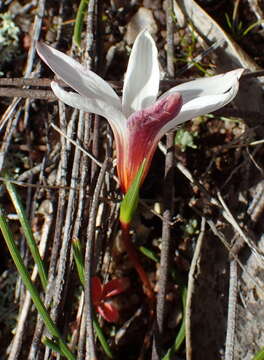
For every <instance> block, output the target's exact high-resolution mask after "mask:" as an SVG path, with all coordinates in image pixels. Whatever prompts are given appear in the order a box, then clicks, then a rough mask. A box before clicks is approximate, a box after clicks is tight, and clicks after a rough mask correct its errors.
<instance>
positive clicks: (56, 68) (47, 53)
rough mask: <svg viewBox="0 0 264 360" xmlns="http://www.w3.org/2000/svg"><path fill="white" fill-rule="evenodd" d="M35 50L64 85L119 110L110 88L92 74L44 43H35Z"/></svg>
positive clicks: (117, 98)
mask: <svg viewBox="0 0 264 360" xmlns="http://www.w3.org/2000/svg"><path fill="white" fill-rule="evenodd" d="M36 49H37V52H38V54H39V56H40V57H41V59H42V60H43V61H44V62H45V63H46V64H47V65H48V66H49V67H50V68H51V69H52V71H53V72H54V73H55V74H56V75H57V76H58V77H59V78H61V79H62V80H63V81H65V83H66V84H68V85H69V86H70V87H72V88H73V89H74V90H76V91H77V92H78V93H79V94H81V95H83V96H87V97H89V98H92V99H96V100H103V101H105V102H107V103H109V104H112V105H113V106H115V107H117V108H118V109H120V110H121V101H120V99H119V97H118V95H117V94H116V93H115V92H114V90H113V89H112V88H111V86H110V85H109V84H108V83H107V82H106V81H104V80H103V79H102V78H101V77H100V76H98V75H97V74H95V73H94V72H92V71H90V70H88V69H86V68H85V67H84V66H83V65H81V64H80V63H78V62H77V61H76V60H74V59H73V58H71V57H70V56H67V55H66V54H63V53H62V52H61V51H58V50H56V49H54V48H52V47H50V46H48V45H46V44H44V43H41V42H37V44H36Z"/></svg>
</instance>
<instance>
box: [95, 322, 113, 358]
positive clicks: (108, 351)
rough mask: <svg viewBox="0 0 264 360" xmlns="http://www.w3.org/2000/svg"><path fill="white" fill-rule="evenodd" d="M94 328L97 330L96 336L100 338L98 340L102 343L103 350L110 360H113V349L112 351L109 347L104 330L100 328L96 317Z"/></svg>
mask: <svg viewBox="0 0 264 360" xmlns="http://www.w3.org/2000/svg"><path fill="white" fill-rule="evenodd" d="M93 326H94V328H95V332H96V335H97V336H98V339H99V341H100V344H101V345H102V348H103V350H104V352H105V354H106V355H107V356H108V357H109V358H110V359H113V354H112V352H111V349H110V347H109V345H108V342H107V340H106V338H105V335H104V333H103V330H102V329H101V327H100V325H99V323H98V320H97V318H96V316H94V320H93Z"/></svg>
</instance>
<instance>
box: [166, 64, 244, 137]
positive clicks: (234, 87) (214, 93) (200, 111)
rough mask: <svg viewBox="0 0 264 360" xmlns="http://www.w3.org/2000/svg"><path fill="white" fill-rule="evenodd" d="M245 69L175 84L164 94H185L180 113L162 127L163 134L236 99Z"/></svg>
mask: <svg viewBox="0 0 264 360" xmlns="http://www.w3.org/2000/svg"><path fill="white" fill-rule="evenodd" d="M243 71H244V69H237V70H233V71H230V72H228V73H226V74H222V75H216V76H213V77H210V78H203V79H198V80H194V81H190V82H187V83H185V84H181V85H179V86H175V87H174V88H172V89H170V90H169V91H167V92H166V93H165V94H163V95H162V97H161V98H163V97H164V96H166V95H168V94H172V93H174V91H176V90H177V91H179V92H180V94H181V95H182V96H183V106H182V108H181V111H180V113H179V114H178V116H176V117H175V118H174V119H173V120H171V121H170V122H168V123H167V124H166V125H165V126H164V127H163V128H162V135H164V134H165V133H166V132H169V131H171V130H173V129H175V127H176V126H177V125H179V124H181V123H183V122H185V121H188V120H191V119H193V118H195V117H197V116H201V115H205V114H208V113H210V112H212V111H216V110H218V109H220V108H221V107H223V106H225V105H226V104H228V103H229V102H230V101H232V100H233V99H234V97H235V96H236V94H237V92H238V88H239V77H240V76H241V74H242V73H243ZM188 87H189V88H188Z"/></svg>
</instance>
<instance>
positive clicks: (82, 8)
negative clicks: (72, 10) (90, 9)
mask: <svg viewBox="0 0 264 360" xmlns="http://www.w3.org/2000/svg"><path fill="white" fill-rule="evenodd" d="M88 3H89V0H81V2H80V5H79V8H78V11H77V15H76V19H75V25H74V30H73V37H72V40H73V42H74V44H75V45H77V46H78V47H79V48H80V47H81V35H82V29H83V20H84V15H85V12H86V9H87V6H88Z"/></svg>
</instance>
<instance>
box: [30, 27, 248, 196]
mask: <svg viewBox="0 0 264 360" xmlns="http://www.w3.org/2000/svg"><path fill="white" fill-rule="evenodd" d="M37 52H38V54H39V56H40V57H41V58H42V60H44V61H45V63H46V64H47V65H48V66H49V67H50V68H51V69H52V70H53V71H54V73H55V74H56V75H57V76H58V77H59V78H60V79H62V80H63V81H64V82H65V83H66V84H68V85H69V86H70V87H71V88H73V89H74V90H75V91H76V92H77V93H76V92H68V91H65V90H64V89H63V88H62V87H60V86H59V85H58V83H57V82H55V81H53V82H52V83H51V87H52V90H53V91H54V93H55V95H56V96H57V97H58V98H59V99H60V100H61V101H63V102H64V103H65V104H68V105H70V106H72V107H74V108H78V109H80V110H83V111H87V112H91V113H94V114H98V115H101V116H103V117H105V118H106V119H107V120H108V122H109V124H110V126H111V128H112V130H113V133H114V137H115V141H116V149H117V172H118V176H119V180H120V185H121V188H122V190H123V192H126V191H127V190H128V189H129V187H130V185H131V183H132V182H133V179H134V177H135V176H136V174H137V172H138V170H139V168H140V165H141V164H142V162H143V160H144V158H146V166H145V168H144V174H143V176H142V181H143V179H144V178H145V176H146V174H147V172H148V169H149V166H150V163H151V159H152V157H153V154H154V152H155V149H156V147H157V144H158V141H159V140H160V139H161V137H162V136H163V135H164V134H165V133H167V132H168V131H170V130H173V129H175V128H176V126H177V125H179V124H181V123H183V122H185V121H187V120H190V119H192V118H194V117H196V116H200V115H203V114H207V113H209V112H211V111H215V110H217V109H219V108H221V107H223V106H225V105H226V104H227V103H229V102H230V101H232V100H233V99H234V97H235V96H236V94H237V92H238V87H239V78H240V76H241V74H242V72H243V71H244V70H243V69H237V70H233V71H230V72H228V73H225V74H221V75H217V76H213V77H208V78H201V79H197V80H193V81H190V82H187V83H184V84H181V85H178V86H175V87H173V88H171V89H170V90H168V91H166V92H165V93H164V94H163V95H162V96H161V97H160V98H159V99H158V100H157V97H158V91H159V81H160V72H159V64H158V52H157V48H156V45H155V42H154V40H153V39H152V37H151V35H150V34H149V33H148V32H147V31H143V32H141V33H140V34H139V35H138V37H137V39H136V40H135V43H134V45H133V48H132V51H131V55H130V58H129V62H128V67H127V72H126V75H125V80H124V88H123V97H122V100H121V99H120V98H119V97H118V95H117V94H116V93H115V91H114V90H113V89H112V88H111V86H110V85H109V84H108V83H107V82H106V81H105V80H103V79H102V78H101V77H99V76H98V75H96V74H95V73H94V72H92V71H90V70H87V69H86V68H85V67H84V66H83V65H81V64H80V63H78V62H77V61H75V60H74V59H72V58H71V57H69V56H67V55H65V54H63V53H62V52H60V51H58V50H55V49H53V48H51V47H50V46H48V45H45V44H43V43H38V44H37Z"/></svg>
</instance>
